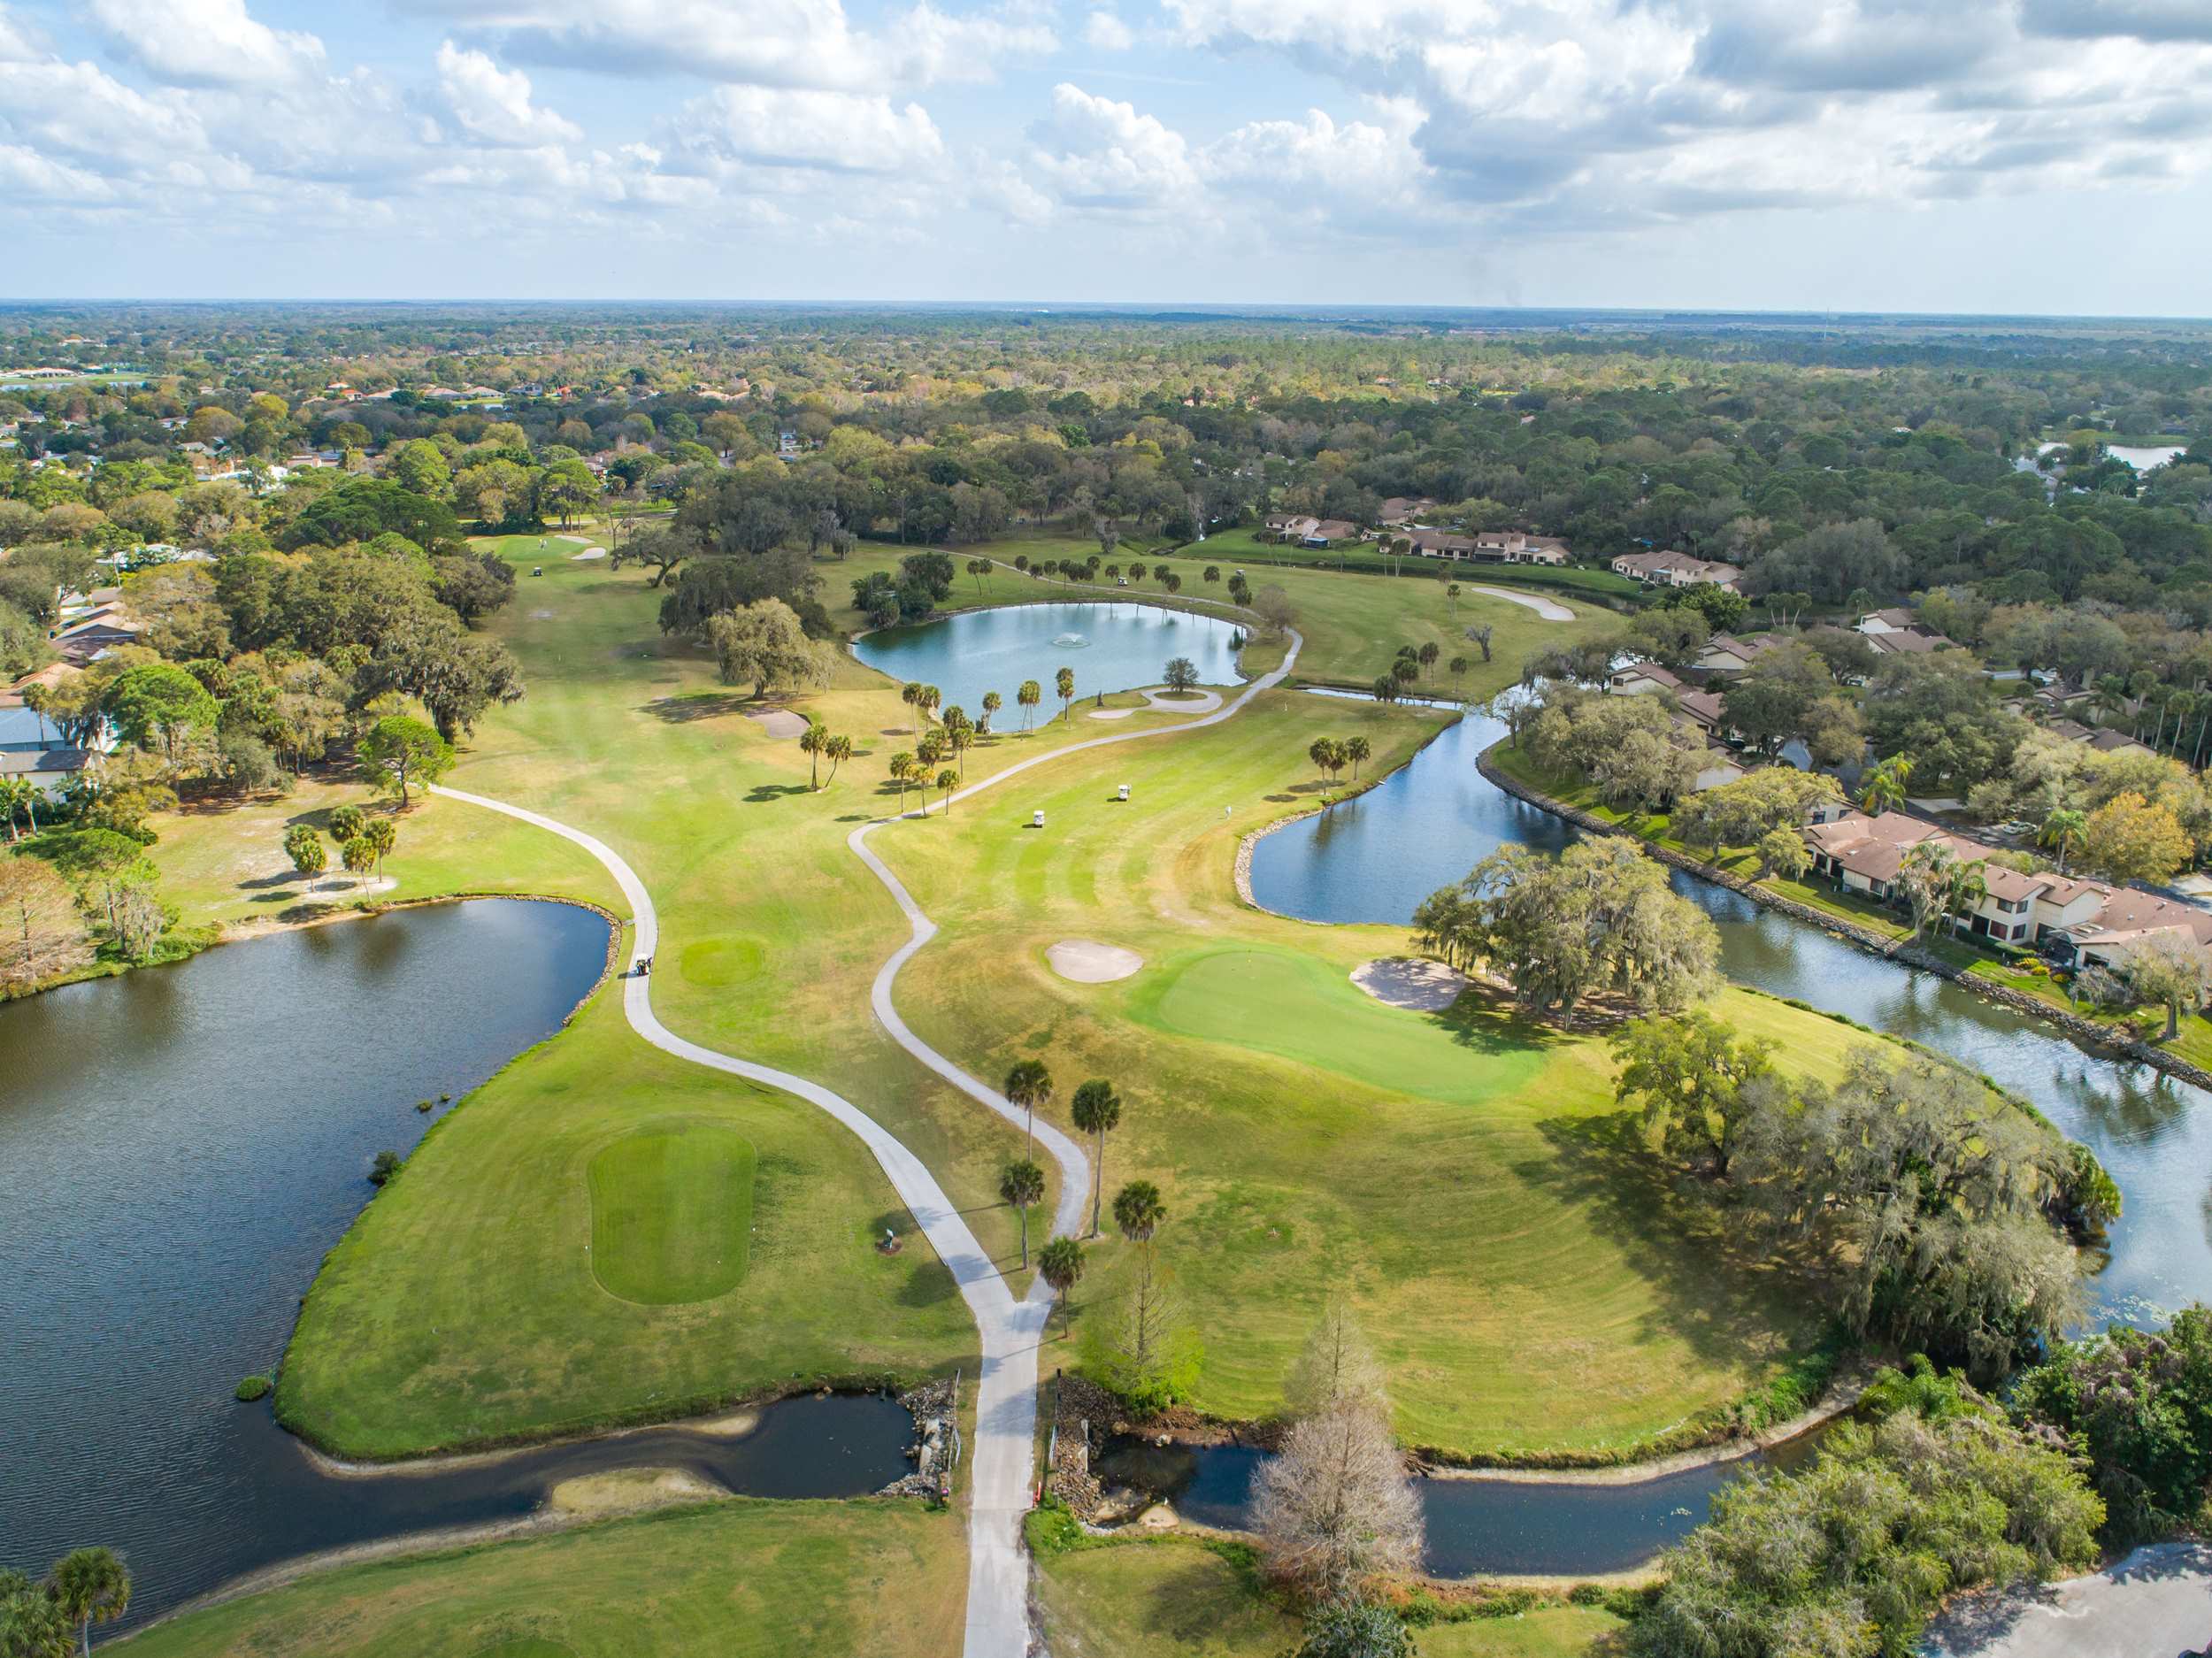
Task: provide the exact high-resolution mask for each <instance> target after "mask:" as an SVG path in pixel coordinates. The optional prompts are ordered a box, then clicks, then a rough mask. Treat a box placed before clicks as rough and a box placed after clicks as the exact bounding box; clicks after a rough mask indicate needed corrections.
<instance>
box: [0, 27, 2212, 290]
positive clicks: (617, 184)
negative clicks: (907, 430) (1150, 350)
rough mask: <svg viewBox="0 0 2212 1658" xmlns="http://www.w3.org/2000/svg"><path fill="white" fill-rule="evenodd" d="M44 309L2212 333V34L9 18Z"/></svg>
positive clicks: (32, 259) (11, 234)
mask: <svg viewBox="0 0 2212 1658" xmlns="http://www.w3.org/2000/svg"><path fill="white" fill-rule="evenodd" d="M0 234H4V235H5V237H6V239H7V240H6V247H7V254H6V257H4V259H0V296H7V297H13V298H65V299H66V298H136V297H181V298H233V297H240V298H516V299H556V298H560V299H664V300H718V301H743V300H779V301H805V300H841V301H870V300H879V301H895V300H945V301H989V302H1001V301H1004V302H1031V303H1081V302H1093V303H1096V302H1127V303H1162V304H1172V303H1225V304H1238V303H1252V304H1256V303H1279V304H1299V303H1315V304H1320V303H1326V304H1354V305H1356V304H1377V305H1380V304H1421V305H1455V304H1457V305H1480V306H1493V305H1526V306H1575V307H1586V306H1624V307H1685V308H1702V309H1756V310H1816V311H1972V312H1993V313H2055V314H2093V315H2113V316H2203V315H2206V314H2208V313H2212V274H2208V273H2212V0H1674V3H1671V4H1670V3H1666V0H1099V3H1097V4H1092V3H1091V0H1073V3H1072V4H1053V3H1052V0H997V3H995V4H968V3H967V0H920V3H919V4H909V3H908V0H888V3H887V4H868V3H865V0H849V3H848V0H346V3H345V4H320V5H316V4H296V3H293V0H0Z"/></svg>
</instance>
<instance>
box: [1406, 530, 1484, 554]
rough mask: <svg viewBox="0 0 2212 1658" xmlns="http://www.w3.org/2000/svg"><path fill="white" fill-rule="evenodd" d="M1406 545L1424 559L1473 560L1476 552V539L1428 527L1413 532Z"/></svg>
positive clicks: (1410, 533)
mask: <svg viewBox="0 0 2212 1658" xmlns="http://www.w3.org/2000/svg"><path fill="white" fill-rule="evenodd" d="M1405 539H1406V544H1407V545H1408V546H1409V547H1410V548H1411V549H1413V550H1414V551H1415V552H1417V553H1418V554H1419V555H1420V556H1421V557H1424V558H1471V557H1474V552H1475V538H1474V537H1473V536H1471V535H1459V534H1455V533H1453V532H1452V531H1450V530H1432V529H1428V528H1426V527H1424V528H1420V529H1417V530H1413V531H1410V532H1409V533H1408V534H1407V535H1406V538H1405Z"/></svg>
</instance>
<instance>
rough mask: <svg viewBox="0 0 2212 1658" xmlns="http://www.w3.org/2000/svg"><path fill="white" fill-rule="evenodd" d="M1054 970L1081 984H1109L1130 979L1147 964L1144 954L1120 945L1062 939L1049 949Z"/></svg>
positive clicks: (1048, 955)
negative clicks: (1131, 975) (1130, 976)
mask: <svg viewBox="0 0 2212 1658" xmlns="http://www.w3.org/2000/svg"><path fill="white" fill-rule="evenodd" d="M1045 960H1047V961H1048V962H1050V963H1052V971H1054V972H1056V973H1057V974H1059V975H1060V977H1061V978H1063V979H1073V980H1074V981H1075V982H1076V983H1077V984H1079V985H1105V984H1110V983H1112V982H1113V981H1114V980H1115V979H1126V978H1128V977H1129V975H1130V974H1132V973H1133V972H1135V971H1137V969H1139V968H1140V967H1142V966H1143V965H1144V957H1143V956H1140V955H1138V954H1137V953H1136V951H1134V950H1125V949H1123V948H1121V947H1120V946H1119V945H1118V944H1099V943H1095V942H1094V941H1093V940H1089V939H1062V940H1060V941H1059V943H1057V944H1056V945H1054V946H1053V947H1052V948H1049V949H1048V950H1047V951H1046V952H1045Z"/></svg>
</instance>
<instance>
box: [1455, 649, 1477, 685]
mask: <svg viewBox="0 0 2212 1658" xmlns="http://www.w3.org/2000/svg"><path fill="white" fill-rule="evenodd" d="M1473 665H1474V664H1471V663H1470V662H1469V661H1468V660H1467V658H1466V657H1464V656H1454V657H1453V658H1452V661H1451V669H1452V687H1453V688H1454V689H1455V690H1463V689H1464V688H1465V687H1464V686H1463V684H1462V681H1463V680H1464V679H1466V678H1467V670H1468V669H1469V668H1470V667H1471V666H1473Z"/></svg>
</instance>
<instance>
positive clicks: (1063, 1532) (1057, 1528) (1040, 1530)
mask: <svg viewBox="0 0 2212 1658" xmlns="http://www.w3.org/2000/svg"><path fill="white" fill-rule="evenodd" d="M1022 1530H1023V1531H1024V1532H1025V1535H1026V1536H1027V1539H1028V1541H1029V1552H1030V1553H1031V1554H1035V1555H1038V1556H1040V1557H1042V1556H1045V1555H1048V1554H1071V1553H1072V1552H1073V1551H1075V1550H1076V1549H1079V1548H1081V1547H1083V1546H1084V1545H1085V1544H1086V1543H1087V1542H1089V1541H1091V1540H1092V1539H1090V1538H1089V1537H1088V1536H1087V1535H1086V1534H1085V1532H1084V1531H1083V1525H1082V1523H1081V1522H1080V1521H1079V1520H1078V1519H1077V1518H1076V1517H1075V1516H1074V1515H1073V1514H1071V1513H1070V1512H1069V1511H1068V1506H1067V1504H1065V1503H1064V1502H1062V1501H1060V1499H1059V1498H1057V1497H1049V1496H1048V1497H1047V1498H1046V1499H1045V1500H1044V1501H1042V1502H1041V1503H1039V1504H1038V1505H1037V1506H1036V1507H1035V1508H1032V1509H1031V1510H1030V1511H1029V1513H1028V1515H1027V1516H1025V1518H1024V1520H1023V1522H1022Z"/></svg>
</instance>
